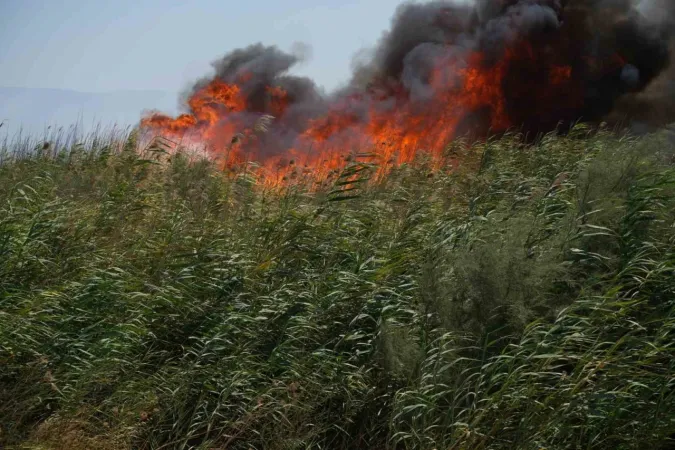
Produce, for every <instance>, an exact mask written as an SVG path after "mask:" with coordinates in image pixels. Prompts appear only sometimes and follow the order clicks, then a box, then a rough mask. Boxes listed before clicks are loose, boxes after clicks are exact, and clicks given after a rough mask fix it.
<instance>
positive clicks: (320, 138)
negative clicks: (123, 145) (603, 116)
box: [141, 43, 581, 184]
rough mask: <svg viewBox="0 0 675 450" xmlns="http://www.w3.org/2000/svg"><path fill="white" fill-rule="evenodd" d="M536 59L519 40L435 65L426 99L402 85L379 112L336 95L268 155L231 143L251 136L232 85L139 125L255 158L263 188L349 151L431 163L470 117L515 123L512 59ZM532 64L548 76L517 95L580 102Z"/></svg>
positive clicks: (554, 67)
mask: <svg viewBox="0 0 675 450" xmlns="http://www.w3.org/2000/svg"><path fill="white" fill-rule="evenodd" d="M538 57H539V58H541V55H537V54H536V52H535V51H534V50H533V48H532V47H531V46H530V45H529V44H526V43H525V44H520V45H519V46H515V47H513V48H511V49H507V50H506V51H505V53H504V55H503V56H502V57H501V58H500V59H499V60H498V61H497V62H492V63H491V64H487V62H486V57H485V56H484V55H483V54H481V53H477V52H476V53H472V54H469V55H468V56H467V57H466V58H464V59H456V60H452V61H448V60H442V61H438V62H437V64H436V65H435V67H434V70H433V71H432V72H431V75H430V79H429V80H428V85H429V88H430V92H431V94H430V96H431V98H428V99H424V100H422V101H419V100H416V99H414V98H412V97H411V95H410V93H409V92H406V90H405V89H403V87H402V86H396V87H395V88H393V89H392V90H393V93H391V94H390V95H388V96H385V98H386V101H387V102H388V103H387V105H386V107H384V106H383V102H382V100H381V98H380V96H377V95H375V94H372V93H360V94H358V95H353V96H351V97H346V98H344V97H343V98H341V99H339V100H337V101H334V102H333V103H332V104H331V105H330V106H329V108H328V112H327V113H325V114H324V115H322V116H319V117H314V118H313V119H311V120H309V121H308V122H307V123H306V125H305V127H304V129H303V130H300V132H298V133H297V136H296V137H295V138H294V139H292V141H293V142H292V144H287V145H286V146H285V147H283V148H281V149H279V148H276V149H275V150H276V151H273V152H268V154H265V148H264V143H261V141H260V139H250V140H248V141H246V142H242V143H239V144H237V145H232V136H233V135H235V133H242V132H243V133H244V134H245V135H246V134H249V135H250V134H251V130H250V127H251V124H250V123H248V122H246V121H245V120H244V119H243V115H244V114H243V113H247V112H252V111H249V109H247V108H249V105H248V102H247V99H246V97H245V95H244V94H243V93H242V89H241V88H240V86H239V85H238V84H236V83H234V84H229V83H225V82H223V81H221V80H218V79H214V80H212V81H211V82H209V83H208V84H206V85H205V86H203V87H201V88H200V89H198V90H197V91H196V92H195V93H194V94H193V95H192V96H191V97H190V99H189V100H188V106H189V108H190V110H191V111H192V114H183V115H180V116H178V117H176V118H171V117H168V116H165V115H162V114H155V115H152V116H149V117H146V118H144V119H143V120H142V122H141V124H142V126H144V127H148V128H151V129H153V130H155V131H158V132H160V133H165V134H170V135H173V136H179V135H183V134H184V133H187V132H190V133H196V135H197V137H198V139H199V140H202V141H204V142H207V143H208V144H209V145H210V146H211V148H212V149H213V151H214V152H215V153H216V154H218V155H220V156H222V157H223V159H224V161H223V164H224V165H225V166H232V165H233V164H236V163H237V162H241V161H245V160H249V161H250V160H258V162H259V163H260V164H261V166H262V167H263V171H264V173H265V176H266V178H265V179H266V183H268V184H278V183H283V182H284V181H286V180H288V178H289V177H291V176H292V175H291V174H295V175H293V176H298V174H301V175H304V174H306V173H309V174H310V175H312V176H314V177H315V178H317V179H325V178H326V177H327V176H328V175H329V174H330V173H331V172H332V171H334V170H335V169H336V168H339V167H341V166H342V165H344V164H345V156H346V155H348V154H349V153H350V152H353V151H361V152H369V153H371V154H373V155H374V156H375V157H376V158H377V159H378V160H379V161H381V162H389V163H394V164H401V163H405V162H409V161H411V160H413V159H414V158H415V155H416V154H417V153H418V152H421V151H424V152H427V153H429V154H430V155H431V156H432V157H434V158H438V157H440V156H441V154H442V151H443V149H444V148H445V146H446V145H448V143H449V142H450V141H451V140H452V139H453V138H454V137H455V136H456V135H457V133H458V132H460V131H462V130H461V129H460V128H461V127H460V125H462V124H463V123H464V122H465V121H466V118H467V117H468V116H470V115H471V114H473V113H481V114H483V116H485V117H487V119H483V120H487V125H488V126H489V128H490V130H491V131H492V132H502V131H505V130H507V129H508V128H510V127H512V126H516V125H518V124H517V123H513V121H512V118H511V117H510V114H509V112H508V108H507V103H506V102H507V100H506V96H505V95H504V89H505V87H504V80H505V78H506V76H507V72H508V71H509V68H510V64H511V63H512V62H513V61H521V62H522V61H524V62H526V63H527V62H529V61H530V60H535V59H536V58H538ZM539 65H540V66H541V65H543V67H544V69H545V70H546V71H547V72H546V73H545V75H544V76H545V77H548V79H547V80H546V81H545V82H544V85H543V86H534V87H532V88H531V89H530V87H529V86H528V85H527V81H523V82H522V83H521V87H520V88H519V89H521V90H522V91H523V92H524V94H523V95H526V93H528V92H529V91H530V90H533V91H534V92H535V93H536V94H537V95H539V96H540V97H541V98H542V100H545V101H552V100H558V98H559V97H561V98H563V99H565V100H564V101H565V102H568V103H577V102H580V101H581V100H580V99H579V98H578V96H576V95H574V92H576V91H575V90H574V80H573V73H572V72H573V69H572V67H570V66H566V65H562V64H555V63H554V62H549V61H546V60H544V61H543V62H540V63H539ZM244 78H245V77H242V80H241V82H245V81H246V79H244ZM552 89H553V91H552V93H551V90H552ZM568 91H569V92H568ZM561 93H562V94H561ZM266 95H267V100H266V108H267V112H268V113H270V114H272V115H273V116H275V117H277V118H278V119H279V120H283V118H284V116H285V115H286V113H287V111H288V110H289V107H290V106H291V105H292V101H291V99H289V95H288V93H287V92H286V91H285V90H284V89H283V88H281V87H280V86H267V88H266ZM357 111H358V112H357ZM237 113H242V114H237ZM483 116H481V117H483ZM249 119H250V117H249ZM482 125H485V124H482ZM270 139H273V137H272V138H270ZM270 153H271V154H270ZM291 162H292V163H291Z"/></svg>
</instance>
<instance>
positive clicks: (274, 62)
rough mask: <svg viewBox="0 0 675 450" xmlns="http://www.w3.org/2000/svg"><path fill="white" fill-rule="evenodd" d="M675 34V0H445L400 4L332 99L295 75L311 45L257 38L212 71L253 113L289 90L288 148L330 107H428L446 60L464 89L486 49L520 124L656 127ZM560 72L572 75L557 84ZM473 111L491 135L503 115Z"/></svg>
mask: <svg viewBox="0 0 675 450" xmlns="http://www.w3.org/2000/svg"><path fill="white" fill-rule="evenodd" d="M674 33H675V0H475V1H474V2H473V3H466V2H454V1H449V0H435V1H430V2H426V3H413V2H410V3H404V4H402V5H401V6H399V8H398V9H397V10H396V13H395V14H394V17H393V19H392V22H391V27H390V29H389V31H387V32H386V33H384V34H383V36H382V38H381V39H380V41H379V42H378V43H377V45H376V46H375V47H374V48H373V49H371V50H370V51H369V52H368V55H370V56H369V57H368V58H366V59H364V58H361V59H360V60H359V62H358V63H356V64H354V66H355V68H354V73H353V76H352V78H351V80H349V81H348V82H347V84H346V85H345V86H344V87H343V88H341V89H339V90H337V91H336V92H333V93H331V94H328V95H326V94H324V93H322V92H321V90H320V89H319V88H318V87H317V86H316V84H315V83H314V82H313V81H312V80H310V79H308V78H304V77H298V76H293V75H290V74H289V71H290V70H291V69H292V68H293V66H294V65H296V64H298V63H299V62H301V61H303V58H304V55H303V54H302V53H303V52H302V51H295V52H291V53H287V52H284V51H281V50H279V49H278V48H276V47H274V46H263V45H262V44H256V45H252V46H250V47H247V48H245V49H240V50H235V51H233V52H230V53H228V54H227V55H225V56H224V57H223V58H221V59H220V60H218V61H216V62H214V63H213V67H214V71H215V75H214V77H215V78H216V79H219V80H222V81H225V82H227V83H236V84H237V85H238V86H240V87H241V90H242V92H243V94H244V95H245V97H246V99H247V107H248V109H249V110H250V111H249V112H251V113H271V112H272V111H273V105H272V104H271V103H270V95H269V90H268V88H269V87H270V86H272V87H279V88H282V89H284V90H285V91H286V92H287V93H288V103H289V106H288V108H287V109H285V111H284V112H283V115H282V116H281V117H277V120H276V121H275V129H274V132H273V134H274V135H275V136H274V138H275V139H277V140H278V143H277V145H276V146H277V147H279V148H282V147H283V146H284V145H287V144H288V143H291V142H292V141H293V139H294V137H295V136H297V134H298V133H301V132H302V131H303V129H305V128H306V126H307V124H308V123H309V121H311V120H312V119H313V118H316V117H321V116H322V115H325V114H326V113H327V112H328V111H331V110H341V111H342V113H343V116H346V117H348V119H349V120H351V121H354V122H358V121H362V120H367V119H368V114H367V112H368V111H372V110H373V109H375V110H378V109H379V110H391V109H392V108H396V107H398V106H400V105H401V104H402V102H404V103H405V104H406V105H407V106H410V105H414V106H415V107H417V108H419V110H420V111H424V110H425V108H428V106H429V105H432V104H433V102H434V101H436V100H437V98H438V96H439V91H438V90H439V86H438V84H436V85H434V84H432V83H431V80H432V78H433V74H434V70H436V71H437V70H438V67H439V66H440V67H447V69H444V70H445V72H444V73H442V77H443V78H444V82H443V84H442V87H441V89H446V90H452V89H461V88H462V79H461V76H460V75H459V74H458V73H456V71H457V68H461V67H463V66H465V65H467V64H469V61H470V60H471V57H472V55H473V56H475V55H476V54H479V55H481V58H480V64H481V65H482V66H483V68H484V69H486V70H489V69H490V68H492V67H496V66H497V65H499V64H502V65H504V64H505V68H504V69H503V76H502V77H501V79H500V80H499V83H500V86H499V88H500V89H501V90H502V92H503V101H504V104H505V110H506V114H507V116H508V123H509V124H510V126H512V127H514V128H521V129H522V130H524V131H526V132H528V133H537V132H543V131H549V130H551V129H554V128H556V127H559V126H560V125H561V124H563V125H565V124H570V123H573V122H576V121H578V120H582V121H590V122H599V121H603V120H610V121H615V122H621V123H624V124H638V125H639V126H640V127H641V129H648V128H649V127H652V126H658V125H661V124H664V123H667V122H671V121H674V120H675V65H674V64H672V63H671V62H672V61H671V60H672V56H673V51H675V39H674ZM504 61H506V62H504ZM444 62H448V64H444ZM556 71H557V72H556ZM555 73H563V74H565V76H566V78H564V80H563V81H556V76H555V75H552V74H555ZM214 77H210V78H205V79H203V80H200V81H198V82H197V83H196V84H195V86H193V88H192V89H191V90H190V92H189V93H188V96H189V95H190V94H193V93H194V92H197V91H199V90H200V89H201V88H203V87H204V86H205V85H206V84H208V83H209V82H210V81H211V80H213V78H214ZM436 78H438V74H437V73H436ZM434 107H435V108H437V107H438V105H435V106H434ZM188 112H189V111H188ZM464 113H465V114H466V120H464V121H462V124H464V125H466V124H468V125H467V127H468V128H467V129H472V130H474V131H476V130H478V132H479V133H482V134H485V133H487V132H488V129H489V127H490V123H491V121H490V119H491V116H492V115H493V114H495V111H494V109H493V105H489V104H487V105H484V106H483V107H481V108H479V109H477V110H474V111H465V112H464ZM349 120H347V122H349ZM461 131H462V129H460V130H458V132H461ZM289 145H290V144H289Z"/></svg>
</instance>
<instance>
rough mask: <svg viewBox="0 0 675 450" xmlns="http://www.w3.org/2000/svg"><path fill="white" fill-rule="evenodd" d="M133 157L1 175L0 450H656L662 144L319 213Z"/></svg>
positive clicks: (574, 153) (337, 188) (468, 175)
mask: <svg viewBox="0 0 675 450" xmlns="http://www.w3.org/2000/svg"><path fill="white" fill-rule="evenodd" d="M136 139H137V138H136V135H135V134H134V133H131V135H130V136H128V137H120V136H112V137H110V138H101V137H96V136H94V137H91V138H90V139H89V140H87V141H86V142H84V143H83V144H77V143H75V141H63V142H60V143H52V144H51V145H38V144H36V143H31V142H30V141H29V140H23V141H20V142H17V143H14V144H7V143H6V144H5V147H4V149H3V150H2V151H0V160H1V161H2V162H1V164H0V446H4V447H5V448H28V449H56V448H64V449H65V448H67V449H126V448H134V449H189V448H195V449H221V448H222V449H225V448H232V449H244V450H246V449H306V448H321V449H347V448H363V449H384V448H390V449H412V448H419V449H454V450H460V449H461V450H473V449H532V450H534V449H581V448H583V449H591V448H593V449H595V448H599V449H644V448H650V449H666V448H673V445H674V444H675V443H674V442H673V439H675V434H674V433H675V372H674V371H675V367H674V366H675V347H674V344H675V340H674V339H675V338H674V337H675V309H674V308H675V164H674V161H675V145H674V144H673V140H672V139H670V137H669V136H668V135H667V134H666V133H665V132H664V133H661V134H655V135H651V136H647V137H643V138H640V139H637V138H630V137H618V136H616V135H614V134H611V133H609V132H604V131H602V132H599V133H595V132H594V133H591V132H590V131H589V130H587V129H584V128H583V127H578V128H577V129H575V130H574V131H573V132H572V133H571V134H570V135H568V136H566V137H556V136H553V135H551V136H545V137H544V138H543V139H541V140H540V141H539V142H538V143H537V144H536V145H531V146H530V145H524V144H523V143H522V142H521V140H520V139H519V138H518V137H517V136H504V137H502V138H501V139H495V140H491V141H489V142H487V143H482V144H476V145H472V146H469V145H463V144H462V142H456V143H454V144H453V145H451V146H449V147H448V149H447V152H446V157H447V160H448V164H447V165H446V166H445V167H446V168H444V169H442V170H432V169H431V163H430V162H429V161H427V160H425V159H424V157H423V156H420V157H419V158H418V160H416V161H415V162H414V163H411V164H409V165H405V166H402V167H399V168H396V169H394V170H393V171H392V172H391V173H390V174H389V175H388V176H386V177H384V178H381V179H377V180H376V179H375V177H373V178H372V179H371V181H370V182H369V183H365V182H361V183H359V182H357V183H352V184H351V188H353V190H347V189H348V188H347V187H346V186H347V185H345V184H344V180H346V179H349V180H352V181H355V180H357V181H363V180H365V179H366V178H367V177H368V176H369V174H372V173H373V172H374V170H376V169H377V165H378V161H369V162H368V163H365V162H359V158H356V159H354V160H353V161H351V162H350V163H349V166H348V167H347V168H346V169H345V171H344V172H343V173H341V174H338V175H336V178H335V179H333V180H332V181H331V183H330V186H326V187H325V188H322V189H319V190H318V192H317V191H312V190H308V189H306V188H305V180H304V179H303V177H302V175H299V176H298V177H295V178H294V177H290V178H291V183H290V184H289V186H288V187H286V188H284V189H282V190H279V189H277V190H271V189H266V188H264V187H263V186H262V185H261V184H257V183H256V179H255V177H253V176H251V174H250V173H249V172H248V171H245V170H242V171H239V172H238V173H232V172H225V173H224V172H222V171H219V170H217V168H216V167H215V166H214V165H213V164H211V163H210V162H208V161H205V160H199V159H197V158H190V157H188V156H187V155H186V154H183V153H180V152H179V153H177V154H169V153H166V152H165V151H164V150H163V149H162V147H161V145H159V144H155V145H151V146H150V147H145V148H144V149H143V151H140V152H138V151H137V150H136V149H137V144H136ZM34 147H35V149H34ZM453 166H454V167H455V168H454V169H452V167H453ZM351 188H349V189H351Z"/></svg>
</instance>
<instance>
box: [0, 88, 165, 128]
mask: <svg viewBox="0 0 675 450" xmlns="http://www.w3.org/2000/svg"><path fill="white" fill-rule="evenodd" d="M177 98H178V96H177V94H176V93H175V92H167V91H154V90H139V91H114V92H106V93H93V92H79V91H72V90H66V89H40V88H16V87H0V122H3V121H4V122H5V123H4V125H3V128H2V129H1V130H0V134H5V133H7V132H10V133H13V132H15V131H17V130H19V129H20V128H23V129H24V130H26V131H29V132H41V131H42V130H44V129H45V128H46V127H47V126H49V125H51V126H66V127H67V126H70V125H73V124H75V123H79V124H80V125H81V126H82V128H83V130H85V131H86V130H87V129H91V127H92V126H93V125H95V124H97V123H100V124H101V125H103V126H109V125H112V124H117V125H120V126H126V125H133V124H135V123H137V122H138V120H139V118H140V116H141V112H142V111H143V110H145V109H159V110H162V111H165V112H170V113H171V112H175V111H176V110H177V103H178V102H177Z"/></svg>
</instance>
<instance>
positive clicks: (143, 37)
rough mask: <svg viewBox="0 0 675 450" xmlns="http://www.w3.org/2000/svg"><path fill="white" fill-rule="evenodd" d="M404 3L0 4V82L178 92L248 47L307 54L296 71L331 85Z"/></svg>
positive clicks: (166, 0) (126, 0) (4, 0)
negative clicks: (303, 48)
mask: <svg viewBox="0 0 675 450" xmlns="http://www.w3.org/2000/svg"><path fill="white" fill-rule="evenodd" d="M400 3H403V1H402V0H365V1H353V0H346V1H345V0H343V1H339V0H330V1H329V0H276V1H274V0H269V1H268V0H257V1H245V0H244V1H242V0H193V1H178V0H117V1H109V0H89V1H85V0H61V1H54V0H0V42H1V43H2V45H0V67H2V70H0V86H13V87H32V88H37V87H40V88H59V89H73V90H79V91H85V92H110V91H118V90H150V89H156V90H163V91H172V92H176V91H180V90H182V89H183V88H184V87H185V86H186V85H188V84H189V83H190V82H191V81H193V80H194V79H196V78H198V77H201V76H203V75H205V74H207V73H209V72H210V65H209V63H210V62H211V61H213V60H214V59H216V58H218V57H220V56H222V55H224V54H225V53H227V52H228V51H230V50H232V49H234V48H238V47H243V46H246V45H249V44H252V43H256V42H262V43H263V44H268V45H269V44H276V45H278V46H279V47H280V48H281V49H283V50H289V49H290V48H291V46H292V45H293V43H294V42H304V43H307V44H309V45H310V46H311V48H312V58H311V59H310V60H309V61H308V62H307V63H305V64H304V65H303V66H302V67H298V69H297V70H296V71H295V73H299V74H303V75H308V76H311V77H312V78H313V79H315V81H317V83H318V84H320V85H322V86H324V87H326V88H327V89H332V88H334V87H336V86H338V85H339V84H340V83H341V82H343V81H346V79H347V78H348V77H349V74H350V61H351V58H352V56H353V55H354V54H355V53H356V52H357V51H359V50H360V49H363V48H367V47H371V46H373V45H374V44H375V43H376V42H377V40H378V39H379V37H380V36H381V34H382V32H383V31H384V30H385V29H387V28H388V26H389V22H390V20H391V17H392V15H393V13H394V11H395V9H396V7H397V6H398V5H399V4H400Z"/></svg>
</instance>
